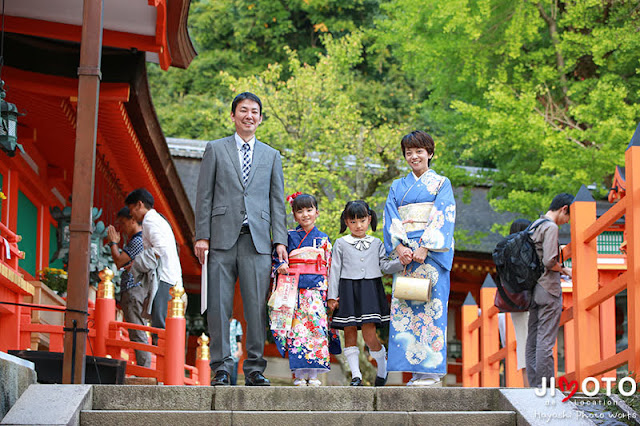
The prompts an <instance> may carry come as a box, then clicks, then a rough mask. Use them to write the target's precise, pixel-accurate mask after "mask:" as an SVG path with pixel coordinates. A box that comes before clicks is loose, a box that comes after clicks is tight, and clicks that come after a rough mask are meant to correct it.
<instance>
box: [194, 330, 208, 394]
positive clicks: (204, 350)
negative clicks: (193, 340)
mask: <svg viewBox="0 0 640 426" xmlns="http://www.w3.org/2000/svg"><path fill="white" fill-rule="evenodd" d="M210 360H211V357H210V352H209V337H208V336H207V335H206V334H204V333H202V336H200V337H198V349H197V350H196V368H197V369H198V384H199V385H200V386H209V384H210V383H211V366H210V365H209V362H210Z"/></svg>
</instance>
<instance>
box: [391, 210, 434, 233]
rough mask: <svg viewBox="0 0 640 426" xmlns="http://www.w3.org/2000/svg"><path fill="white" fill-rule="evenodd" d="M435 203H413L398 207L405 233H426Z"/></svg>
mask: <svg viewBox="0 0 640 426" xmlns="http://www.w3.org/2000/svg"><path fill="white" fill-rule="evenodd" d="M432 208H433V203H413V204H407V205H406V206H401V207H398V213H400V219H402V226H403V227H404V230H405V232H407V233H409V232H412V231H424V229H425V227H426V225H427V222H428V220H429V214H430V213H431V209H432Z"/></svg>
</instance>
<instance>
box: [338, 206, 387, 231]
mask: <svg viewBox="0 0 640 426" xmlns="http://www.w3.org/2000/svg"><path fill="white" fill-rule="evenodd" d="M367 216H371V229H373V230H374V231H375V230H376V227H377V226H378V216H377V215H376V212H374V211H373V210H371V209H370V208H369V204H367V202H366V201H363V200H355V201H349V202H348V203H347V205H346V206H344V211H343V212H342V214H341V215H340V233H341V234H342V233H343V232H344V231H346V229H347V220H351V219H360V218H362V217H367Z"/></svg>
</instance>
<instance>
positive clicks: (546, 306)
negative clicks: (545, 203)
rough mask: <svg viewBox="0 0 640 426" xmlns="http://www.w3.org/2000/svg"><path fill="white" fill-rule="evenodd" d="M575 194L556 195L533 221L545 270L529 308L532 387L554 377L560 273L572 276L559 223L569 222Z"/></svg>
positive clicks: (536, 242)
mask: <svg viewBox="0 0 640 426" xmlns="http://www.w3.org/2000/svg"><path fill="white" fill-rule="evenodd" d="M573 198H574V197H573V195H571V194H567V193H563V194H559V195H556V196H555V198H554V199H553V201H551V205H550V206H549V211H547V213H546V214H544V215H542V216H540V218H539V219H537V220H536V221H534V222H533V223H532V224H531V226H532V227H533V226H535V225H536V224H538V223H540V222H542V223H540V225H538V227H537V228H536V229H535V230H534V231H533V235H532V236H531V238H532V240H533V241H534V243H535V246H536V251H537V253H538V257H539V258H540V261H541V262H542V264H543V265H544V272H543V273H542V276H540V279H538V283H537V284H536V285H535V287H534V288H533V302H532V304H531V307H530V308H529V335H528V336H527V349H526V351H527V353H526V357H527V376H528V378H529V385H530V386H531V387H540V386H542V380H543V378H546V380H547V386H548V385H549V380H550V379H551V377H554V374H555V371H554V359H553V346H554V345H555V342H556V339H557V337H558V329H559V325H560V315H561V314H562V288H561V287H560V273H563V274H564V275H567V276H569V277H570V276H571V269H570V268H565V267H564V266H562V263H560V262H559V254H560V246H559V244H558V227H559V226H562V225H564V224H565V223H568V222H569V206H571V203H573Z"/></svg>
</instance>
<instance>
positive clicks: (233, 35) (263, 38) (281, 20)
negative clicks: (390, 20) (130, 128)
mask: <svg viewBox="0 0 640 426" xmlns="http://www.w3.org/2000/svg"><path fill="white" fill-rule="evenodd" d="M377 13H378V0H340V1H338V0H281V1H271V0H227V1H214V0H193V1H192V2H191V9H190V14H189V27H190V34H191V38H192V40H193V42H194V45H195V47H196V50H197V51H198V56H197V57H196V59H195V60H194V61H193V63H192V64H191V65H190V66H189V69H188V70H179V69H170V70H169V71H168V72H163V71H161V70H159V68H158V67H157V66H153V65H152V66H150V67H149V74H150V81H151V84H152V93H153V97H154V103H155V105H156V107H157V112H158V116H159V117H160V119H161V122H162V125H163V129H164V131H165V133H167V134H168V135H171V136H174V137H186V138H200V139H212V138H216V137H219V135H220V134H221V133H220V132H221V131H222V130H223V129H224V122H225V121H226V116H225V115H226V114H221V113H223V112H226V110H227V109H228V106H227V105H228V103H229V98H230V96H231V93H230V92H229V90H228V87H227V86H226V84H224V77H223V76H222V74H221V73H223V72H224V73H225V74H229V75H232V76H234V77H241V76H250V75H257V74H259V73H260V72H262V71H264V70H265V69H266V68H267V67H268V65H269V64H275V63H281V64H286V63H287V61H288V59H289V54H288V52H287V50H286V49H285V46H287V47H289V48H290V49H291V50H293V51H295V52H296V54H297V55H296V56H297V58H299V60H300V61H301V62H303V63H308V64H311V65H314V64H315V63H316V61H317V58H318V54H320V53H324V52H325V48H324V45H323V36H324V35H332V36H334V37H342V36H344V35H346V34H350V33H351V32H353V31H355V30H356V29H358V28H370V27H372V26H373V21H374V18H375V16H377ZM359 65H360V66H361V67H362V68H366V65H364V62H363V61H361V62H360V64H359ZM286 72H287V68H286V67H285V68H284V73H283V74H282V77H283V78H287V77H288V75H287V74H286ZM397 87H398V84H397V83H396V82H394V83H393V84H390V85H389V90H390V91H394V90H396V91H397ZM372 93H378V94H379V95H378V96H375V97H374V96H369V97H368V98H367V101H370V102H374V100H375V101H376V104H377V107H376V108H371V109H369V108H368V109H367V112H369V111H371V112H372V114H376V113H378V112H380V111H382V110H384V111H385V112H386V113H387V114H388V113H390V112H393V113H395V110H396V109H395V108H390V107H385V106H386V105H393V102H387V101H386V99H393V96H386V86H385V85H378V86H376V87H375V88H373V90H372ZM221 117H224V119H222V120H221Z"/></svg>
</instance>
